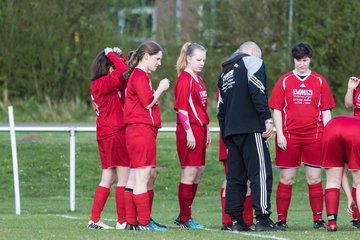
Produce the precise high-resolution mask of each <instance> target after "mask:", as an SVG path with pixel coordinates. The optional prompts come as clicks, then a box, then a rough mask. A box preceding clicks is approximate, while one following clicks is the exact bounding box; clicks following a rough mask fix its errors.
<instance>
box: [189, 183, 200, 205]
mask: <svg viewBox="0 0 360 240" xmlns="http://www.w3.org/2000/svg"><path fill="white" fill-rule="evenodd" d="M198 185H199V184H197V183H193V184H192V199H191V204H192V203H193V202H194V198H195V196H196V192H197V189H198Z"/></svg>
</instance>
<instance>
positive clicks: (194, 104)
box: [174, 71, 209, 126]
mask: <svg viewBox="0 0 360 240" xmlns="http://www.w3.org/2000/svg"><path fill="white" fill-rule="evenodd" d="M197 79H198V81H197V80H195V79H194V78H193V77H192V76H191V74H190V73H188V72H186V71H183V72H182V73H181V74H180V76H179V77H178V78H177V80H176V84H175V88H174V92H175V104H174V109H175V111H178V110H179V109H181V110H185V111H187V112H188V114H189V122H190V124H196V125H199V126H205V125H207V124H209V116H208V114H207V112H206V109H207V102H208V99H207V93H206V88H205V85H204V82H203V80H202V79H201V77H200V76H199V75H197ZM177 123H178V124H181V123H180V121H179V119H177Z"/></svg>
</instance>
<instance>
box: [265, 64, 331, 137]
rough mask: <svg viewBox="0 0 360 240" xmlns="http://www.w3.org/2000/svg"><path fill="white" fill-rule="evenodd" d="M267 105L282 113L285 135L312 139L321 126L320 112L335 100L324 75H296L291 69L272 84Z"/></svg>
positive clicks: (320, 131) (320, 130) (322, 126)
mask: <svg viewBox="0 0 360 240" xmlns="http://www.w3.org/2000/svg"><path fill="white" fill-rule="evenodd" d="M269 106H270V108H272V109H277V110H279V111H281V112H282V124H283V132H284V134H287V137H289V138H291V137H300V138H315V139H316V138H318V137H320V136H321V135H319V134H320V133H322V132H323V128H324V125H323V122H322V111H325V110H329V109H332V108H334V107H335V101H334V98H333V95H332V93H331V90H330V88H329V85H328V84H327V82H326V80H325V78H324V77H322V76H321V75H319V74H317V73H315V72H312V71H310V72H309V74H308V75H306V76H305V77H304V78H300V77H299V76H298V75H296V74H295V72H294V71H292V72H288V73H286V74H285V75H283V76H282V77H281V78H280V79H279V80H278V82H277V83H276V85H275V86H274V89H273V91H272V94H271V97H270V101H269Z"/></svg>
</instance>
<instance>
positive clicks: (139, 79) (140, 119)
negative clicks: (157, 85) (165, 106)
mask: <svg viewBox="0 0 360 240" xmlns="http://www.w3.org/2000/svg"><path fill="white" fill-rule="evenodd" d="M154 92H155V91H154V89H153V87H152V85H151V79H150V77H149V76H148V74H147V73H146V72H144V71H143V70H141V69H140V68H135V69H134V71H133V72H132V73H131V75H130V77H129V80H128V84H127V88H126V96H125V107H124V119H125V123H126V124H132V123H145V124H150V125H152V126H154V127H156V128H161V119H160V109H159V104H158V103H155V105H154V106H152V107H151V108H150V109H146V108H145V107H146V106H148V105H149V104H150V103H152V101H153V100H154Z"/></svg>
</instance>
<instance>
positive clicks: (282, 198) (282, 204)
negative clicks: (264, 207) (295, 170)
mask: <svg viewBox="0 0 360 240" xmlns="http://www.w3.org/2000/svg"><path fill="white" fill-rule="evenodd" d="M291 192H292V185H286V184H283V183H281V182H279V185H278V188H277V190H276V208H277V214H278V221H284V222H286V218H287V213H288V210H289V206H290V201H291Z"/></svg>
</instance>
